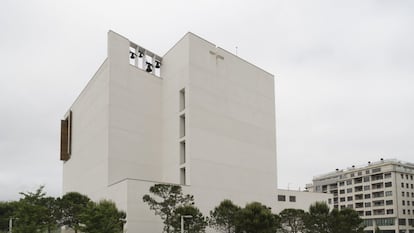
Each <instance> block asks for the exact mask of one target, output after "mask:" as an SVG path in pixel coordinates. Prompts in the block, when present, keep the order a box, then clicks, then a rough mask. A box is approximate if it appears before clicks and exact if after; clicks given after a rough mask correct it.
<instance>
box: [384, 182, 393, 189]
mask: <svg viewBox="0 0 414 233" xmlns="http://www.w3.org/2000/svg"><path fill="white" fill-rule="evenodd" d="M384 186H385V187H386V188H389V187H392V182H386V183H385V184H384Z"/></svg>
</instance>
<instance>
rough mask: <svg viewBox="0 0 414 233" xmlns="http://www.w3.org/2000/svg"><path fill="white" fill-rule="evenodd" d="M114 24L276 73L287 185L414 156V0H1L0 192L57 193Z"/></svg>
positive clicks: (282, 173)
mask: <svg viewBox="0 0 414 233" xmlns="http://www.w3.org/2000/svg"><path fill="white" fill-rule="evenodd" d="M110 29H111V30H114V31H116V32H118V33H120V34H122V35H124V36H126V37H127V38H129V39H130V40H131V41H134V42H136V43H137V44H139V45H142V46H144V47H145V48H148V49H150V50H152V51H154V52H156V53H158V54H161V55H162V54H164V53H165V52H166V51H167V50H168V49H169V48H170V47H171V46H173V45H174V44H175V43H176V42H177V41H178V40H179V39H180V38H181V37H182V36H183V35H184V34H185V33H186V32H188V31H191V32H193V33H195V34H198V35H199V36H201V37H203V38H205V39H207V40H208V41H211V42H213V43H215V44H216V45H218V46H220V47H222V48H224V49H227V50H228V51H231V52H234V53H235V52H236V46H237V47H238V55H239V56H240V57H241V58H243V59H245V60H247V61H250V62H252V63H253V64H256V65H257V66H259V67H261V68H263V69H265V70H267V71H269V72H270V73H273V74H274V75H275V83H276V87H275V88H276V115H277V116H276V122H277V123H276V124H277V129H276V130H277V145H278V148H277V152H278V155H277V156H278V181H279V187H280V188H288V187H289V188H290V189H298V188H299V187H301V188H303V187H304V186H305V184H306V183H310V182H311V181H312V177H313V176H315V175H320V174H323V173H326V172H331V171H333V170H335V168H347V167H350V166H352V165H362V164H366V163H367V162H368V161H377V160H379V159H380V158H385V159H387V158H395V159H399V160H403V161H409V162H414V1H410V0H407V1H399V0H389V1H386V0H377V1H374V0H364V1H361V0H341V1H339V0H336V1H335V0H326V1H320V0H312V1H309V0H303V1H294V0H285V1H281V0H274V1H260V0H254V1H253V0H251V1H250V0H243V1H240V0H205V1H202V0H189V1H183V0H176V1H172V0H165V1H148V0H147V1H141V0H131V1H122V0H117V1H102V0H100V1H80V0H62V1H60V0H39V1H34V0H33V1H32V0H2V1H1V4H0V30H1V31H0V200H9V199H16V198H18V197H19V195H18V192H20V191H30V190H34V189H35V188H37V187H38V186H39V185H46V191H47V192H48V194H50V195H60V193H61V186H62V183H61V182H62V163H61V162H60V161H59V143H60V141H59V140H60V139H59V137H60V135H59V131H60V128H59V127H60V119H61V118H62V117H63V114H64V113H65V112H66V111H67V109H68V108H69V106H70V105H71V103H72V102H73V101H74V100H75V98H76V97H77V96H78V95H79V93H80V92H81V90H82V89H83V87H84V86H85V85H86V83H87V82H88V80H89V79H90V78H91V77H92V75H93V74H94V73H95V71H96V70H97V69H98V67H99V66H100V65H101V63H102V62H103V61H104V59H105V57H106V39H107V38H106V36H107V31H108V30H110Z"/></svg>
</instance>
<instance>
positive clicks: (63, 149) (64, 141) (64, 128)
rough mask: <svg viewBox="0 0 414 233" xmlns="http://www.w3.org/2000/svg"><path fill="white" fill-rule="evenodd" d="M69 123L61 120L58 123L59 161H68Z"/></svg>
mask: <svg viewBox="0 0 414 233" xmlns="http://www.w3.org/2000/svg"><path fill="white" fill-rule="evenodd" d="M68 130H69V121H68V120H67V119H66V120H61V121H60V160H62V161H68V160H69V153H68V146H69V140H68V139H69V138H68V137H69V134H68Z"/></svg>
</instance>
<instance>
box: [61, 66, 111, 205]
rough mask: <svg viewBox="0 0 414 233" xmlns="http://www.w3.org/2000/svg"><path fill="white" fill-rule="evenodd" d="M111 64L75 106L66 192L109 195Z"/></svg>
mask: <svg viewBox="0 0 414 233" xmlns="http://www.w3.org/2000/svg"><path fill="white" fill-rule="evenodd" d="M108 92H109V65H108V60H106V61H105V62H104V63H103V64H102V66H101V67H100V68H99V70H98V71H97V72H96V74H95V75H94V77H93V78H92V79H91V81H90V82H89V83H88V85H87V86H86V87H85V89H84V90H83V91H82V93H81V94H80V95H79V97H78V98H77V100H76V101H75V102H74V103H73V105H72V106H71V108H70V110H72V124H73V125H72V155H71V157H70V159H69V160H68V161H66V162H64V166H63V193H66V192H70V191H77V192H81V193H84V194H87V195H89V196H90V197H92V198H94V197H97V198H98V197H99V198H101V197H102V195H104V196H105V195H106V191H107V189H106V187H107V183H108V181H107V177H108V159H107V158H108V121H109V109H108V106H109V94H108Z"/></svg>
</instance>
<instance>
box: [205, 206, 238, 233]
mask: <svg viewBox="0 0 414 233" xmlns="http://www.w3.org/2000/svg"><path fill="white" fill-rule="evenodd" d="M240 210H241V208H240V207H239V206H236V205H235V204H233V202H232V201H231V200H227V199H226V200H224V201H222V202H221V203H220V204H219V205H218V206H217V207H215V208H214V210H212V211H210V219H209V225H210V226H211V227H213V228H214V229H216V230H219V231H221V232H224V233H235V232H236V217H237V215H238V214H239V212H240Z"/></svg>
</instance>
